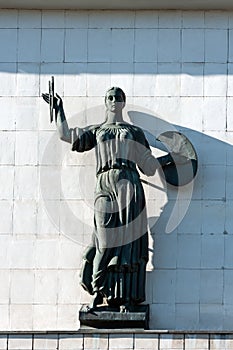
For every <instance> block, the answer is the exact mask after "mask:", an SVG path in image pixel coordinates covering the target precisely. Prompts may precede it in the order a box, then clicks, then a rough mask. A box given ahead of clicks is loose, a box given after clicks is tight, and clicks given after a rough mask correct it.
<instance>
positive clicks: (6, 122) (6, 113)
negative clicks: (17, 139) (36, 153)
mask: <svg viewBox="0 0 233 350" xmlns="http://www.w3.org/2000/svg"><path fill="white" fill-rule="evenodd" d="M0 109H1V114H2V117H1V120H0V130H2V131H13V130H15V119H16V112H15V103H14V101H12V98H9V97H2V98H1V99H0Z"/></svg>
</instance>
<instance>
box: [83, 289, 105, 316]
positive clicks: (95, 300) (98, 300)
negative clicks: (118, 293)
mask: <svg viewBox="0 0 233 350" xmlns="http://www.w3.org/2000/svg"><path fill="white" fill-rule="evenodd" d="M102 303H103V296H102V295H101V294H100V293H99V292H96V293H95V294H94V297H93V299H92V301H91V302H90V304H89V305H88V306H87V307H86V309H87V312H89V311H92V310H94V309H95V308H96V307H97V305H100V304H102Z"/></svg>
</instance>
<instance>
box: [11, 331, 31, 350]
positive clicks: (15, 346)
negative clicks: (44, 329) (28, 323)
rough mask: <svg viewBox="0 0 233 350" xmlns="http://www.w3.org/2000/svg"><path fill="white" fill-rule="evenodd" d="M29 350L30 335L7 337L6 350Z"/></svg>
mask: <svg viewBox="0 0 233 350" xmlns="http://www.w3.org/2000/svg"><path fill="white" fill-rule="evenodd" d="M20 349H22V350H31V349H32V336H31V335H22V336H20V335H9V339H8V350H20Z"/></svg>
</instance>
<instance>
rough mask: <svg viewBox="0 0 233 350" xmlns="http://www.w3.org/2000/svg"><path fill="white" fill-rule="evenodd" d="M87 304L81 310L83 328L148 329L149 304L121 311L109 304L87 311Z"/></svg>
mask: <svg viewBox="0 0 233 350" xmlns="http://www.w3.org/2000/svg"><path fill="white" fill-rule="evenodd" d="M85 307H86V305H83V306H82V307H81V309H80V311H79V320H80V325H81V328H82V329H83V328H105V329H114V328H115V329H121V328H131V329H132V328H133V329H148V324H149V305H136V306H134V307H132V308H131V310H130V311H126V312H120V311H119V309H115V308H111V307H109V306H99V307H97V308H96V309H95V310H94V311H91V312H86V311H84V310H85Z"/></svg>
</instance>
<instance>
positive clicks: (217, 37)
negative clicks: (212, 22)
mask: <svg viewBox="0 0 233 350" xmlns="http://www.w3.org/2000/svg"><path fill="white" fill-rule="evenodd" d="M216 46H217V47H218V50H216ZM227 54H228V39H227V30H223V29H219V28H218V29H216V30H215V29H206V30H205V61H206V62H212V63H213V62H221V63H226V62H227Z"/></svg>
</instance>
